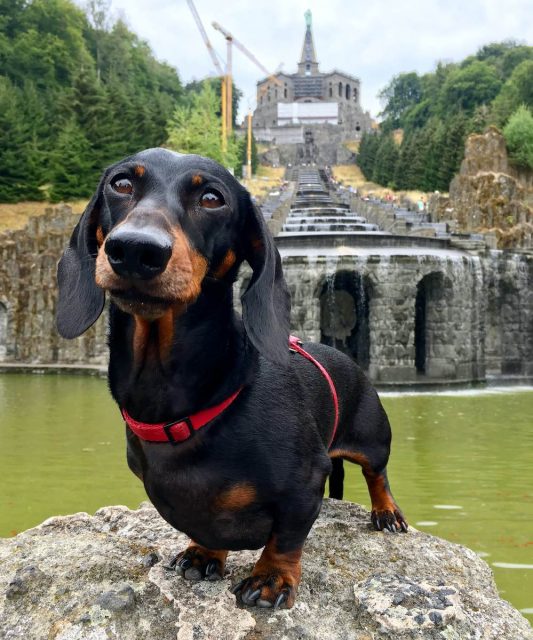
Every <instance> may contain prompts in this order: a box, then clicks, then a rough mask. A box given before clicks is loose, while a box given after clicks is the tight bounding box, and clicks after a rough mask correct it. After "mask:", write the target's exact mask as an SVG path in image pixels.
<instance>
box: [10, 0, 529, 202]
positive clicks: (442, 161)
mask: <svg viewBox="0 0 533 640" xmlns="http://www.w3.org/2000/svg"><path fill="white" fill-rule="evenodd" d="M109 6H110V2H109V0H87V4H86V9H85V10H82V9H81V8H80V7H79V6H77V5H76V4H74V2H73V1H72V0H0V166H1V167H2V171H1V173H0V202H19V201H25V200H48V201H52V202H58V201H60V200H70V199H80V198H84V197H88V196H89V195H90V194H91V193H92V191H93V190H94V186H95V185H96V184H97V181H98V178H99V176H100V174H101V172H102V169H103V168H104V167H106V166H108V165H109V164H111V163H112V162H114V161H116V160H118V159H120V158H122V157H124V156H126V155H129V154H131V153H134V152H136V151H138V150H139V149H143V148H147V147H152V146H159V145H168V146H170V147H171V148H176V149H186V150H187V151H189V152H192V153H200V154H202V155H210V156H211V157H213V158H214V159H217V160H219V161H224V163H225V164H226V166H231V167H233V168H234V170H235V172H236V173H237V175H239V172H240V169H241V167H242V164H244V163H245V153H246V150H245V147H246V144H245V140H244V138H240V139H238V138H235V137H233V138H232V139H230V140H229V141H228V149H227V153H226V154H225V155H224V157H222V156H221V150H220V139H219V134H218V131H219V119H220V113H219V107H218V105H219V104H220V80H219V79H217V78H211V79H206V80H199V81H194V82H191V83H189V84H188V85H185V86H184V85H183V83H182V82H181V80H180V77H179V74H178V71H177V70H176V69H175V68H173V67H171V66H170V65H168V64H166V63H164V62H160V61H158V60H156V58H155V57H154V55H153V53H152V51H151V49H150V47H149V46H148V44H147V43H146V42H144V41H142V40H141V39H140V38H139V37H138V36H137V35H135V34H134V33H132V32H131V31H130V30H129V29H128V27H127V25H126V24H125V22H124V21H123V20H120V19H119V20H115V21H113V20H112V19H111V17H110V15H109ZM199 46H200V45H199ZM532 78H533V47H530V46H526V45H523V44H518V43H515V42H504V43H495V44H489V45H487V46H484V47H482V48H481V49H480V50H479V51H478V52H477V53H476V54H475V55H472V56H470V57H468V58H466V59H465V60H463V61H462V62H460V63H439V64H437V66H436V68H435V70H434V71H433V72H431V73H427V74H424V75H419V74H417V73H415V72H410V73H401V74H399V75H397V76H396V77H394V78H393V79H392V80H391V82H390V83H389V84H388V85H387V86H386V87H385V88H384V89H383V91H382V92H381V94H380V97H381V99H382V104H383V105H384V106H383V112H382V113H381V116H380V117H381V122H380V125H379V127H378V128H377V130H376V131H375V132H373V133H370V134H366V135H365V136H364V137H363V139H362V141H361V144H360V148H359V156H358V164H359V165H360V167H361V169H362V170H363V172H364V174H365V176H366V177H367V179H369V180H372V181H374V182H377V183H379V184H382V185H386V186H388V187H390V188H394V189H421V190H424V191H430V190H441V191H446V190H447V189H448V185H449V183H450V180H451V178H452V177H453V175H454V174H455V173H456V172H457V170H458V168H459V164H460V161H461V158H462V155H463V149H464V141H465V138H466V136H467V135H468V134H470V133H472V132H481V131H483V130H484V129H485V128H486V126H487V125H489V124H496V125H497V126H498V127H500V128H502V129H503V130H504V133H505V135H506V139H507V144H508V146H509V149H510V152H511V157H512V158H513V159H514V160H515V161H516V162H517V163H518V164H521V165H525V166H532V167H533V116H532V110H533V81H532ZM240 96H241V93H240V91H239V90H238V88H237V87H234V90H233V100H234V108H233V113H234V114H235V113H237V107H238V102H239V98H240ZM256 165H257V152H256V147H255V143H254V155H253V167H254V168H255V166H256Z"/></svg>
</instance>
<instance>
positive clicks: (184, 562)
mask: <svg viewBox="0 0 533 640" xmlns="http://www.w3.org/2000/svg"><path fill="white" fill-rule="evenodd" d="M191 566H192V562H191V560H189V558H182V559H181V560H180V561H179V562H178V563H176V568H177V569H180V570H181V571H186V570H187V569H188V568H189V567H191Z"/></svg>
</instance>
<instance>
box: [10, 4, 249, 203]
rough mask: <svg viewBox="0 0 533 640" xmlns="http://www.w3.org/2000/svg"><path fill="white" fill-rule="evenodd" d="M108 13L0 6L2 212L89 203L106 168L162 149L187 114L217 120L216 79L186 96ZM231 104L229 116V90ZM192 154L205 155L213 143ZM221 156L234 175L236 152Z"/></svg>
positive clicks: (101, 7)
mask: <svg viewBox="0 0 533 640" xmlns="http://www.w3.org/2000/svg"><path fill="white" fill-rule="evenodd" d="M108 9H109V2H106V1H105V0H92V1H90V2H88V3H87V9H86V11H83V10H82V9H80V8H79V7H78V6H76V5H75V4H74V3H73V2H72V1H71V0H31V1H28V0H0V166H1V167H2V171H1V173H0V202H18V201H21V200H50V201H52V202H58V201H59V200H68V199H79V198H83V197H87V196H89V195H90V194H91V193H92V192H93V191H94V187H95V185H96V184H97V182H98V178H99V176H100V175H101V173H102V170H103V168H104V167H106V166H107V165H109V164H111V163H112V162H115V161H117V160H119V159H120V158H122V157H124V156H127V155H129V154H131V153H134V152H136V151H138V150H140V149H144V148H148V147H153V146H159V145H162V144H165V143H166V142H167V141H168V139H169V136H171V135H174V136H176V135H177V134H176V132H175V131H174V132H173V128H174V129H175V127H176V126H179V123H180V118H183V117H184V116H185V115H186V114H187V113H190V112H191V111H195V112H196V113H198V114H200V113H201V112H202V109H204V110H206V109H207V110H209V109H211V110H215V113H214V114H213V113H210V114H209V117H211V118H213V117H218V115H219V114H218V112H216V109H217V105H218V102H217V100H216V98H215V97H214V96H217V95H220V80H219V79H216V78H215V79H210V80H206V81H203V82H202V81H200V82H191V83H190V84H189V85H186V86H184V85H183V84H182V82H181V80H180V78H179V75H178V72H177V70H176V69H174V68H173V67H171V66H170V65H168V64H165V63H163V62H159V61H158V60H156V59H155V57H154V55H153V53H152V51H151V50H150V47H149V46H148V45H147V44H146V43H145V42H143V41H142V40H140V39H139V38H138V37H137V36H136V35H135V34H134V33H132V32H131V31H130V30H129V29H128V27H127V26H126V24H125V23H124V22H123V21H122V20H117V21H114V22H113V21H111V19H110V17H109V15H108ZM233 96H234V110H233V111H234V113H236V112H237V104H238V100H239V97H240V92H239V91H238V89H237V88H234V92H233ZM204 115H205V114H204ZM204 120H205V118H204ZM173 121H174V125H172V122H173ZM195 122H196V126H197V127H202V126H203V125H204V124H205V122H203V121H202V117H200V116H198V117H197V118H196V121H195ZM194 125H195V123H194V122H193V123H191V131H192V132H193V133H194ZM214 130H215V131H216V130H217V127H215V129H214ZM178 142H179V140H178ZM191 144H192V145H193V146H192V147H191V148H189V151H191V152H198V153H202V152H203V153H204V154H206V153H209V151H210V148H209V144H213V141H209V140H207V141H206V140H199V139H198V136H197V139H195V140H192V141H191ZM194 145H196V146H194ZM206 145H207V147H206ZM215 146H217V147H218V146H219V145H218V141H217V143H215ZM229 151H230V154H229V158H228V161H229V163H230V164H233V165H234V166H236V167H239V166H240V165H241V164H242V156H243V154H244V144H243V143H242V141H236V140H232V141H230V144H229Z"/></svg>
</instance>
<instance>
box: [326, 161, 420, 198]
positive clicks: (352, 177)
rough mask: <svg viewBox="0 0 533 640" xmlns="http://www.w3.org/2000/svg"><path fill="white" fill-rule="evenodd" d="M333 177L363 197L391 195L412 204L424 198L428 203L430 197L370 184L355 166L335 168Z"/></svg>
mask: <svg viewBox="0 0 533 640" xmlns="http://www.w3.org/2000/svg"><path fill="white" fill-rule="evenodd" d="M333 177H334V178H335V180H337V181H338V182H340V183H341V184H342V185H344V186H345V187H350V186H351V187H354V188H356V189H357V190H358V191H359V193H360V194H361V195H362V196H375V197H378V198H385V197H386V196H387V195H388V194H391V195H392V196H393V197H395V198H408V199H409V200H411V201H412V202H418V201H419V200H420V199H422V198H423V199H424V200H426V201H427V198H428V196H429V194H428V193H425V192H424V191H394V190H393V189H388V188H387V187H383V186H381V185H379V184H376V183H375V182H369V181H368V180H367V179H366V178H365V176H364V175H363V173H362V171H361V169H360V168H359V167H358V166H357V165H355V164H339V165H336V166H334V167H333Z"/></svg>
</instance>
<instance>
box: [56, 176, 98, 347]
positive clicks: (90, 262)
mask: <svg viewBox="0 0 533 640" xmlns="http://www.w3.org/2000/svg"><path fill="white" fill-rule="evenodd" d="M103 182H104V178H102V180H101V181H100V184H99V185H98V189H97V191H96V193H95V194H94V195H93V197H92V198H91V201H90V202H89V204H88V205H87V208H86V209H85V211H84V212H83V215H82V216H81V218H80V220H79V222H78V224H77V225H76V227H75V229H74V231H73V232H72V236H71V238H70V242H69V246H68V247H67V249H66V250H65V252H64V253H63V255H62V257H61V260H60V261H59V264H58V267H57V282H58V285H59V297H58V301H57V315H56V323H57V330H58V331H59V334H60V335H61V336H63V338H77V337H78V336H80V335H81V334H82V333H83V332H84V331H87V329H88V328H89V327H90V326H92V325H93V324H94V323H95V322H96V321H97V320H98V318H99V317H100V314H101V313H102V309H103V308H104V302H105V295H104V292H103V290H102V289H100V287H98V286H97V285H96V282H95V279H94V277H95V267H96V254H97V251H98V248H97V243H96V227H97V224H98V218H99V214H100V206H101V200H102V188H103Z"/></svg>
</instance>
